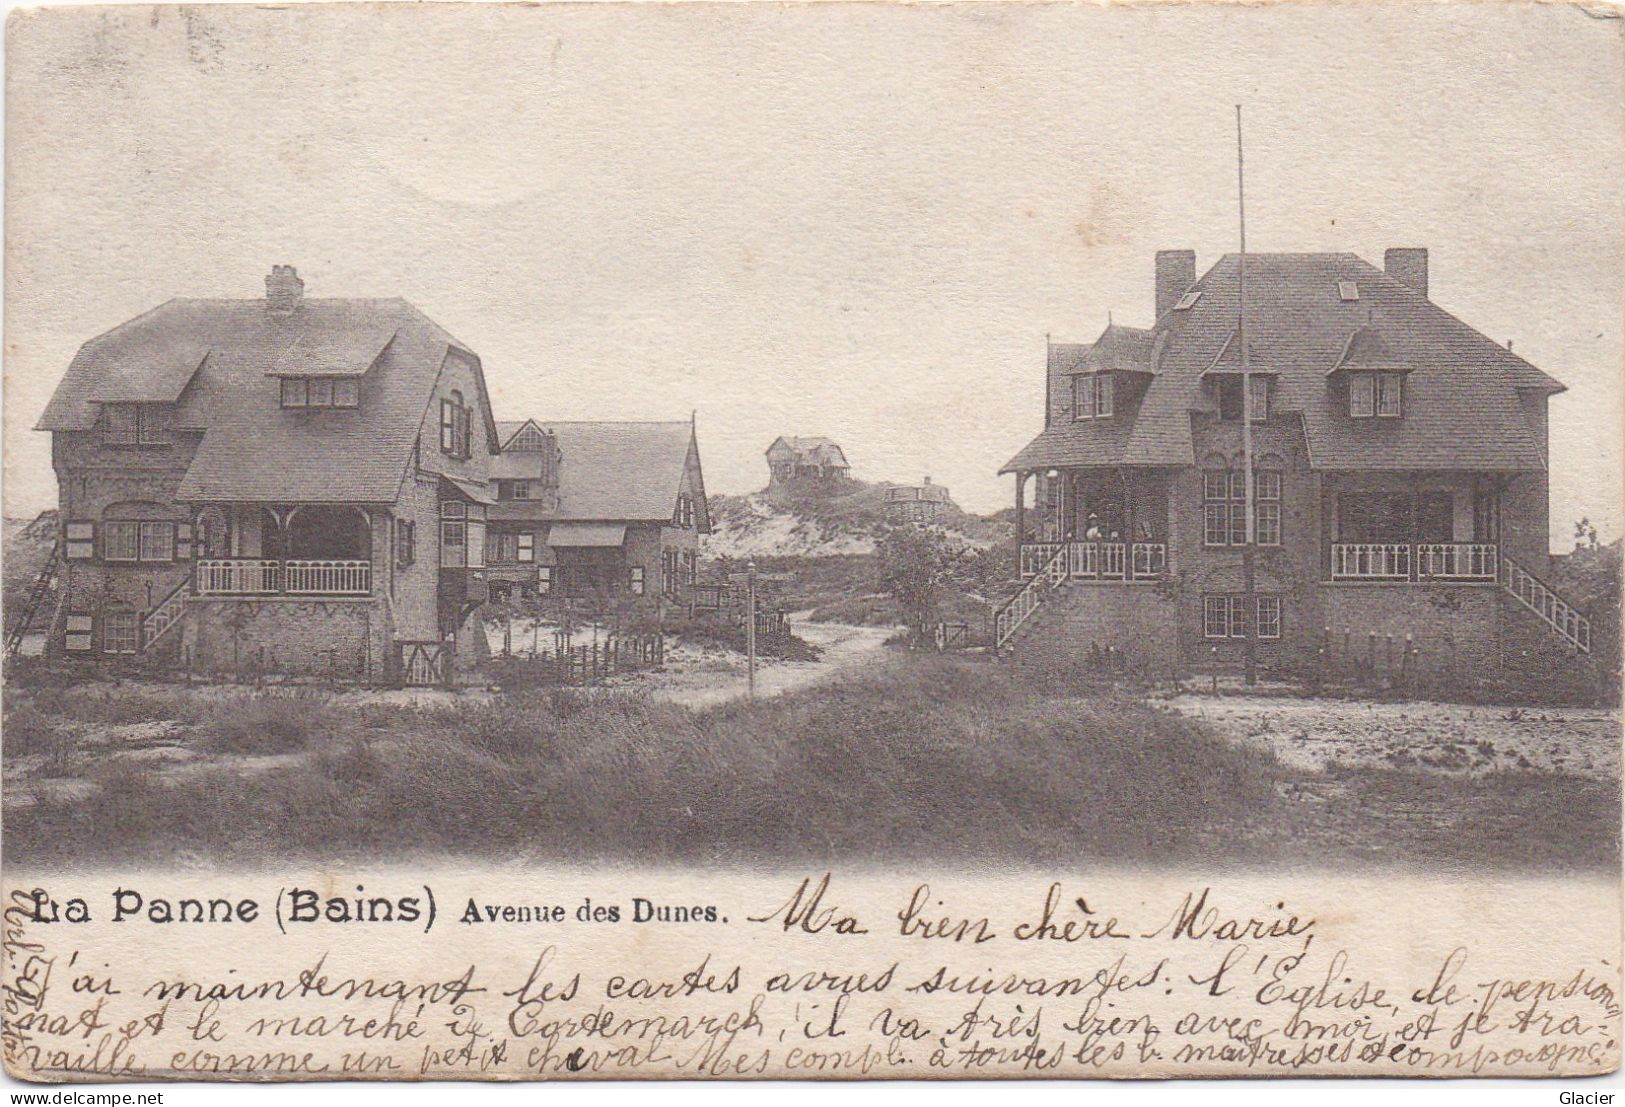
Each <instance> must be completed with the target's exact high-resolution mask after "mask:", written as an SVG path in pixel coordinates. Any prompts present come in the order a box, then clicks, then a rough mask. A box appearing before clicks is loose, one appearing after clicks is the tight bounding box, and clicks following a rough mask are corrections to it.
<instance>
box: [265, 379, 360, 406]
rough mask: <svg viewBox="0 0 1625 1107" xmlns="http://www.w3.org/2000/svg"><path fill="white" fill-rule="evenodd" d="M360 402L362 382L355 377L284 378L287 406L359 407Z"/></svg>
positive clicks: (283, 403)
mask: <svg viewBox="0 0 1625 1107" xmlns="http://www.w3.org/2000/svg"><path fill="white" fill-rule="evenodd" d="M360 403H361V382H360V381H359V380H357V379H356V378H355V377H283V378H282V406H283V407H285V408H299V409H309V408H334V407H357V406H359V405H360Z"/></svg>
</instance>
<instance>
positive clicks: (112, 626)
mask: <svg viewBox="0 0 1625 1107" xmlns="http://www.w3.org/2000/svg"><path fill="white" fill-rule="evenodd" d="M140 632H141V616H140V615H139V614H137V613H136V612H134V611H108V612H104V613H103V615H102V652H104V653H135V652H136V648H137V646H138V644H139V637H138V636H139V635H140Z"/></svg>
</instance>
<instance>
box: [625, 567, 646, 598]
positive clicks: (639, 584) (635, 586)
mask: <svg viewBox="0 0 1625 1107" xmlns="http://www.w3.org/2000/svg"><path fill="white" fill-rule="evenodd" d="M627 581H628V584H629V586H630V587H631V589H632V594H633V595H634V596H641V595H643V566H642V565H634V566H632V567H631V569H629V570H627Z"/></svg>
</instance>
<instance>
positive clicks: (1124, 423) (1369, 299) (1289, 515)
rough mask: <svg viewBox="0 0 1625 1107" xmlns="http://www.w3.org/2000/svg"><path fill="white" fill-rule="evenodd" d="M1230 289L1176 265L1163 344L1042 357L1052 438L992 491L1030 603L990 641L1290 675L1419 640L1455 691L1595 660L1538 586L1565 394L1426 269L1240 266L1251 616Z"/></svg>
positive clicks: (1332, 258)
mask: <svg viewBox="0 0 1625 1107" xmlns="http://www.w3.org/2000/svg"><path fill="white" fill-rule="evenodd" d="M1240 271H1241V267H1240V261H1239V258H1238V257H1237V256H1235V255H1230V256H1226V257H1224V258H1222V259H1220V260H1219V261H1218V262H1217V263H1216V264H1215V265H1214V266H1213V267H1212V268H1211V269H1209V270H1208V272H1207V273H1206V275H1204V276H1203V277H1201V279H1197V276H1196V261H1195V255H1194V254H1193V253H1191V252H1190V251H1163V252H1161V253H1159V254H1158V255H1157V258H1156V279H1155V284H1156V292H1155V309H1156V310H1155V315H1156V322H1155V324H1154V325H1153V326H1151V327H1150V328H1145V329H1141V328H1133V327H1125V326H1121V325H1113V326H1108V327H1107V328H1106V330H1105V331H1104V332H1103V333H1102V334H1101V335H1100V337H1099V338H1098V339H1097V340H1096V341H1094V342H1093V343H1082V344H1066V345H1061V344H1055V345H1051V346H1050V347H1049V359H1048V360H1049V363H1048V366H1047V370H1046V372H1047V377H1048V386H1047V389H1046V392H1047V402H1046V406H1045V411H1044V430H1043V431H1042V433H1040V434H1039V435H1038V436H1037V437H1036V438H1034V439H1033V440H1032V441H1031V442H1029V443H1028V444H1027V445H1026V446H1025V447H1024V448H1022V450H1021V451H1020V452H1019V453H1017V454H1016V455H1015V456H1014V457H1013V458H1011V459H1010V461H1009V462H1008V463H1007V464H1006V465H1005V466H1004V468H1003V469H1002V470H1001V471H1002V472H1005V473H1011V474H1013V475H1014V476H1015V478H1016V490H1017V497H1016V515H1017V534H1018V539H1019V542H1020V555H1019V556H1020V564H1019V569H1020V573H1021V575H1022V577H1023V579H1024V580H1026V581H1027V582H1028V584H1027V586H1026V587H1025V588H1024V589H1023V590H1022V593H1021V594H1019V595H1018V596H1017V597H1016V599H1015V600H1013V601H1012V603H1011V604H1010V605H1007V606H1005V607H1004V608H1003V609H1001V610H1000V611H999V613H998V629H997V634H998V638H999V640H1000V643H1001V644H1002V645H1004V646H1006V647H1007V648H1011V649H1016V650H1050V651H1062V652H1064V651H1067V650H1081V649H1085V648H1089V647H1095V646H1099V647H1104V646H1113V647H1116V648H1118V649H1121V650H1123V651H1125V652H1137V653H1142V654H1149V655H1151V656H1152V660H1153V661H1154V662H1155V663H1156V664H1157V665H1163V664H1169V665H1177V664H1179V663H1189V662H1193V661H1203V662H1207V661H1218V662H1220V663H1223V662H1228V661H1235V660H1238V659H1239V658H1240V657H1241V656H1242V651H1243V642H1244V641H1245V640H1246V639H1248V638H1251V639H1252V640H1253V641H1254V642H1256V644H1257V645H1256V649H1257V653H1258V657H1259V658H1260V660H1261V661H1262V663H1264V664H1266V665H1275V666H1279V667H1281V668H1286V669H1290V668H1292V667H1294V666H1301V665H1303V664H1305V663H1306V662H1312V661H1313V660H1314V659H1315V658H1316V657H1317V655H1318V653H1319V651H1321V650H1324V649H1327V648H1329V647H1331V646H1333V645H1339V646H1341V645H1343V644H1346V643H1367V644H1369V648H1370V650H1371V652H1372V654H1373V656H1375V650H1376V647H1375V643H1376V642H1378V641H1379V640H1380V641H1382V642H1384V643H1385V644H1387V645H1386V646H1385V648H1388V649H1392V648H1393V647H1392V642H1393V641H1395V640H1397V641H1398V642H1399V644H1400V647H1401V648H1403V646H1404V643H1405V642H1406V640H1407V639H1406V635H1413V636H1416V637H1418V638H1420V637H1424V636H1425V637H1427V638H1428V640H1429V643H1430V645H1429V648H1430V649H1432V650H1434V651H1436V653H1438V654H1440V655H1443V654H1445V653H1448V656H1449V657H1450V658H1451V660H1452V663H1453V664H1456V665H1459V666H1461V667H1462V668H1463V669H1464V670H1471V669H1473V668H1482V669H1488V668H1491V667H1494V666H1496V665H1499V664H1500V663H1501V661H1502V659H1503V658H1505V657H1510V656H1514V655H1516V656H1522V655H1523V654H1524V652H1525V651H1527V650H1530V649H1534V648H1536V647H1537V646H1542V645H1543V644H1544V645H1555V646H1557V647H1559V648H1560V650H1569V651H1576V652H1585V651H1587V650H1589V648H1590V624H1589V623H1588V622H1587V621H1586V620H1585V618H1584V617H1583V616H1582V615H1581V613H1579V612H1578V611H1576V610H1575V609H1574V607H1573V606H1572V605H1571V604H1570V603H1568V602H1567V601H1566V600H1565V599H1564V598H1563V597H1561V596H1559V595H1557V593H1556V592H1555V591H1553V590H1552V589H1551V588H1550V587H1548V586H1547V585H1546V584H1544V583H1542V580H1543V578H1545V577H1546V576H1547V569H1548V566H1547V549H1548V546H1547V543H1548V529H1547V528H1548V520H1547V514H1548V511H1547V412H1546V408H1547V401H1548V399H1549V398H1550V397H1551V396H1552V395H1554V394H1555V393H1558V392H1562V391H1563V385H1561V384H1560V383H1558V382H1557V381H1556V380H1554V379H1552V378H1551V377H1550V376H1548V375H1547V374H1545V373H1544V372H1542V371H1541V370H1539V369H1537V368H1535V367H1534V366H1533V365H1531V364H1530V363H1528V362H1527V361H1525V360H1524V359H1523V358H1521V357H1518V356H1517V355H1515V354H1513V353H1512V352H1511V351H1510V350H1509V349H1508V348H1506V347H1503V346H1501V345H1500V344H1499V343H1496V342H1493V341H1491V340H1490V339H1489V338H1487V337H1485V336H1484V335H1483V334H1480V333H1479V332H1478V331H1476V330H1474V329H1473V328H1472V327H1469V326H1468V325H1467V324H1465V323H1463V322H1461V321H1460V320H1459V319H1457V318H1455V317H1454V316H1453V315H1451V314H1450V313H1448V312H1447V311H1445V310H1444V309H1443V308H1441V307H1439V306H1438V305H1436V304H1435V303H1433V301H1432V300H1431V299H1429V295H1428V256H1427V251H1426V250H1421V249H1396V250H1389V251H1388V252H1387V254H1386V256H1385V258H1384V265H1383V267H1382V268H1381V269H1378V268H1376V267H1374V266H1372V265H1370V264H1368V263H1366V262H1365V261H1362V260H1361V259H1360V258H1358V257H1355V256H1354V255H1353V254H1266V255H1252V256H1249V257H1248V258H1247V269H1246V290H1247V323H1246V336H1247V352H1248V366H1249V368H1250V370H1251V374H1252V397H1251V400H1252V402H1251V404H1250V408H1251V412H1252V434H1251V439H1252V448H1253V452H1252V468H1253V472H1252V474H1251V476H1252V487H1253V494H1252V502H1253V505H1254V507H1253V511H1254V519H1253V527H1254V531H1255V535H1256V539H1255V542H1254V549H1255V550H1256V559H1255V560H1256V582H1255V586H1254V589H1253V591H1252V593H1251V595H1250V596H1249V594H1248V593H1247V592H1246V591H1245V590H1244V580H1243V572H1242V549H1243V547H1244V546H1245V545H1246V544H1247V538H1248V526H1247V523H1248V520H1247V518H1246V515H1247V508H1246V504H1247V499H1248V498H1247V480H1246V477H1247V474H1246V473H1245V471H1244V468H1243V456H1242V437H1243V436H1242V419H1243V410H1244V403H1243V400H1244V397H1243V395H1242V375H1241V372H1240V370H1241V368H1242V359H1241V356H1240V355H1241V348H1240V337H1239V335H1238V327H1237V319H1238V292H1239V284H1240V281H1239V277H1240ZM1029 482H1034V483H1035V484H1036V493H1035V496H1034V506H1033V510H1032V511H1031V512H1028V511H1027V510H1026V507H1025V497H1024V495H1023V489H1024V487H1025V486H1026V485H1027V484H1028V483H1029ZM1152 583H1155V584H1157V585H1158V587H1155V588H1153V587H1148V586H1147V585H1149V584H1152ZM1040 601H1041V606H1040ZM1039 612H1042V614H1040V613H1039Z"/></svg>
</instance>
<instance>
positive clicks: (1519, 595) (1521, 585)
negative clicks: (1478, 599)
mask: <svg viewBox="0 0 1625 1107" xmlns="http://www.w3.org/2000/svg"><path fill="white" fill-rule="evenodd" d="M1502 562H1503V565H1502V568H1503V570H1504V571H1503V572H1502V574H1501V583H1502V587H1503V588H1505V589H1506V591H1507V594H1508V595H1510V596H1511V597H1512V598H1513V599H1514V600H1517V601H1518V603H1519V604H1521V605H1522V606H1523V607H1524V608H1526V609H1528V610H1529V611H1532V612H1534V614H1535V616H1536V617H1537V618H1538V619H1540V621H1541V622H1543V623H1544V624H1546V628H1547V629H1548V630H1549V631H1550V632H1551V633H1552V634H1555V635H1556V636H1557V637H1558V638H1560V639H1562V640H1563V641H1564V642H1567V643H1568V644H1569V645H1570V646H1572V647H1573V648H1574V649H1575V650H1577V651H1578V652H1580V653H1587V654H1588V653H1590V652H1591V620H1590V619H1588V618H1586V616H1584V615H1582V614H1581V613H1580V612H1579V611H1577V610H1575V608H1574V606H1573V605H1572V604H1570V603H1568V602H1567V601H1565V600H1564V599H1563V597H1561V596H1559V595H1558V594H1557V592H1556V590H1555V589H1553V588H1552V587H1551V586H1549V585H1547V584H1546V583H1545V582H1544V581H1542V580H1541V579H1540V578H1539V577H1537V576H1535V575H1534V574H1533V573H1531V572H1529V571H1528V570H1526V569H1524V568H1523V566H1521V565H1519V564H1518V563H1517V562H1515V561H1513V560H1512V559H1511V558H1510V557H1508V558H1503V559H1502Z"/></svg>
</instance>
